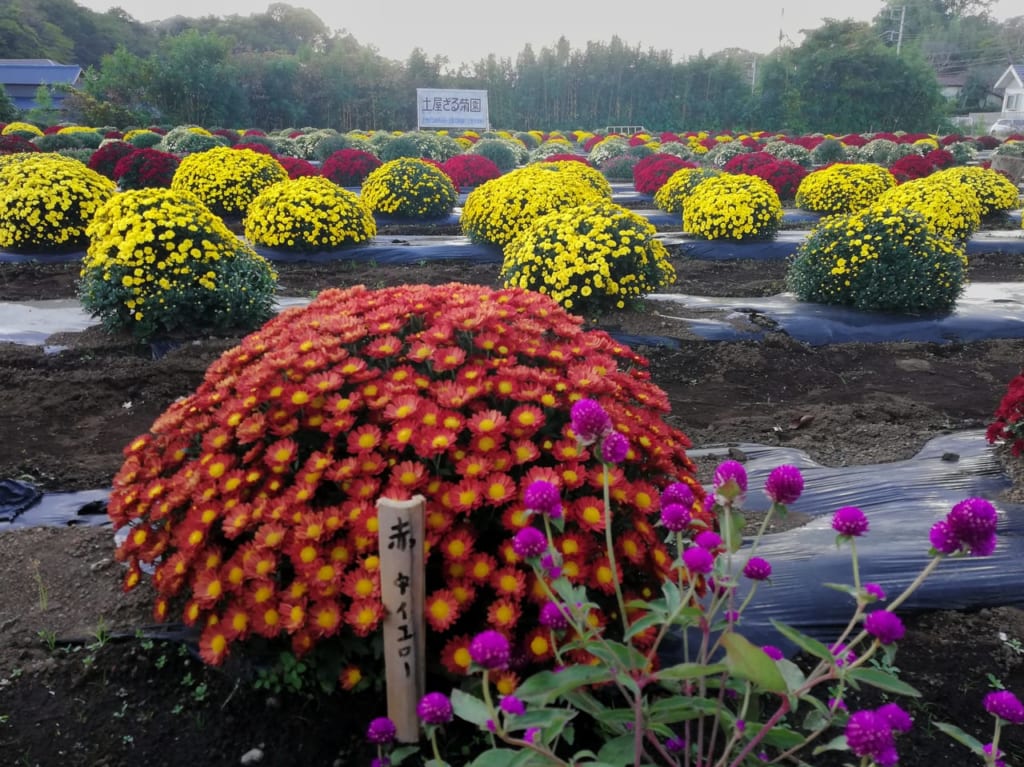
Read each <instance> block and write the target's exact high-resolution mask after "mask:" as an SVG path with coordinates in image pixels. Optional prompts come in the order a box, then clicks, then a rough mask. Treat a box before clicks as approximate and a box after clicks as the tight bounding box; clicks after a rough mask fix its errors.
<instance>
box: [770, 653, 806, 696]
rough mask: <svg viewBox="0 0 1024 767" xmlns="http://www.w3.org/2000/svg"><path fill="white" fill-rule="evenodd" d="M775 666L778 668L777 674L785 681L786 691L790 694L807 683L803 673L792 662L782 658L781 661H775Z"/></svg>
mask: <svg viewBox="0 0 1024 767" xmlns="http://www.w3.org/2000/svg"><path fill="white" fill-rule="evenodd" d="M775 665H777V666H778V667H779V672H780V673H781V674H782V678H783V679H785V680H786V685H787V689H788V690H789V691H790V692H793V690H796V689H797V688H799V687H800V686H801V685H802V684H803V683H804V682H806V681H807V677H806V676H804V672H803V671H801V670H800V667H799V666H798V665H796V664H795V663H794V662H793V661H791V660H788V659H787V658H783V659H782V660H777V661H775Z"/></svg>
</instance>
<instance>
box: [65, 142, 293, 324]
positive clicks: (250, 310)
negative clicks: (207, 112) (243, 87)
mask: <svg viewBox="0 0 1024 767" xmlns="http://www.w3.org/2000/svg"><path fill="white" fill-rule="evenodd" d="M229 151H230V150H229ZM88 235H89V240H90V243H89V250H88V252H87V253H86V256H85V259H84V261H83V262H82V271H81V282H80V284H79V299H80V300H81V302H82V305H83V306H84V307H85V309H86V311H88V312H90V313H91V314H92V316H94V317H99V318H100V319H101V320H102V322H103V326H104V327H105V328H107V330H109V331H117V330H127V331H129V332H131V333H132V334H133V335H134V336H135V337H136V338H139V339H142V340H148V339H150V338H153V337H154V336H157V335H163V334H167V333H178V332H184V333H187V334H192V333H196V332H206V331H210V330H213V331H220V330H229V329H230V330H236V329H243V330H249V329H252V328H254V327H258V326H259V325H260V324H262V323H263V322H265V321H266V320H267V319H269V318H270V317H271V316H272V315H273V313H274V290H275V288H276V278H277V275H276V274H275V273H274V270H273V269H272V268H271V266H270V265H269V264H268V263H267V262H266V261H265V260H264V259H263V258H261V257H260V256H258V255H256V253H255V252H254V251H253V250H252V249H251V248H250V247H249V246H248V245H246V244H245V243H243V242H242V241H241V240H239V239H238V238H237V237H236V236H235V235H234V234H233V233H232V232H231V231H230V230H229V229H228V228H227V227H226V226H225V225H224V222H223V221H221V219H219V218H218V217H217V216H215V215H214V214H213V213H211V212H210V211H209V210H208V209H207V208H206V206H204V205H203V204H202V202H200V200H199V199H198V198H197V197H195V196H194V195H192V194H191V193H189V192H185V191H182V190H174V189H137V190H132V191H128V192H121V193H120V194H117V195H114V196H113V197H112V198H110V199H109V200H108V201H107V203H106V204H105V205H104V206H103V207H102V208H100V210H99V211H97V213H96V216H95V218H94V219H93V221H92V222H91V223H90V225H89V229H88Z"/></svg>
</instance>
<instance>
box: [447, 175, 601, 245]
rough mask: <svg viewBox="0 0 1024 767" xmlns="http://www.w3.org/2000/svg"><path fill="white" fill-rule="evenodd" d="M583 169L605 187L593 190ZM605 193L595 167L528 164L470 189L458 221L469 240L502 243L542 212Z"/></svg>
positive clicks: (541, 214) (510, 239) (572, 205)
mask: <svg viewBox="0 0 1024 767" xmlns="http://www.w3.org/2000/svg"><path fill="white" fill-rule="evenodd" d="M588 173H596V174H597V176H598V177H599V178H600V179H601V181H603V182H604V184H605V185H606V186H607V191H606V192H601V191H599V189H598V187H597V186H596V182H595V181H593V179H592V178H590V177H589V176H588V175H587V174H588ZM610 197H611V187H610V186H608V182H607V181H606V180H605V179H604V177H603V176H601V174H600V172H598V171H596V170H594V169H593V168H589V167H587V166H585V165H583V164H582V163H575V162H552V163H547V162H545V163H534V164H532V165H527V166H526V167H524V168H518V169H517V170H514V171H512V172H511V173H506V174H505V175H503V176H501V177H500V178H496V179H493V180H491V181H488V182H486V183H484V184H481V185H480V186H478V187H477V188H476V189H474V190H473V191H471V192H470V193H469V195H467V197H466V202H465V204H464V205H463V206H462V218H461V219H460V225H461V227H462V231H463V232H464V233H465V234H466V235H467V236H468V237H469V238H470V239H472V240H473V241H474V242H488V243H491V244H492V245H497V246H498V247H500V248H503V247H505V245H507V244H508V243H509V242H511V241H512V240H513V239H515V237H516V236H517V235H518V234H519V233H520V232H523V231H525V230H526V229H527V228H528V227H529V226H530V224H531V223H532V222H533V220H534V219H535V218H538V217H539V216H543V215H544V214H545V213H551V212H553V211H556V210H561V209H563V208H571V207H575V206H577V205H580V204H582V203H584V202H593V201H596V200H597V199H600V198H604V199H609V198H610Z"/></svg>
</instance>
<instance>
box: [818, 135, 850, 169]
mask: <svg viewBox="0 0 1024 767" xmlns="http://www.w3.org/2000/svg"><path fill="white" fill-rule="evenodd" d="M849 158H850V153H849V151H847V148H846V146H844V144H843V142H842V141H840V140H839V139H837V138H824V139H822V140H821V141H820V142H818V144H817V145H816V146H815V147H814V149H812V150H811V162H812V163H813V164H814V165H828V164H829V163H833V162H846V161H847V160H849Z"/></svg>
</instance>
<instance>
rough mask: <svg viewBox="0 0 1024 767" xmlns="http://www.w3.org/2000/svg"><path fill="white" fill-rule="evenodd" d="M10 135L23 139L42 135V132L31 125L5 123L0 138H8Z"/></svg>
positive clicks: (16, 121)
mask: <svg viewBox="0 0 1024 767" xmlns="http://www.w3.org/2000/svg"><path fill="white" fill-rule="evenodd" d="M12 133H13V134H15V135H18V136H22V137H24V138H32V137H33V136H42V135H43V132H42V131H41V130H39V128H37V127H36V126H34V125H33V124H32V123H25V122H19V121H18V120H15V121H14V122H9V123H7V125H5V126H4V127H3V129H2V130H0V136H10V135H11V134H12Z"/></svg>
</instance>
